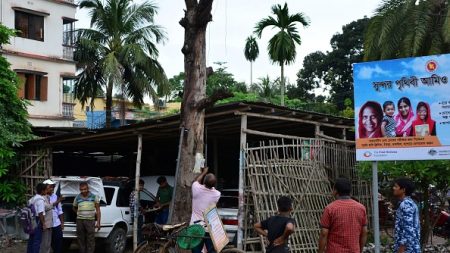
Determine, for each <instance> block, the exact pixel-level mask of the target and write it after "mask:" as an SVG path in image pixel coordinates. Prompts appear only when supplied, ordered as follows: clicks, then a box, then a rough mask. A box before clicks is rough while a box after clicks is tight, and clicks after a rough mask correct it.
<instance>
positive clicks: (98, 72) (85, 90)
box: [74, 0, 168, 127]
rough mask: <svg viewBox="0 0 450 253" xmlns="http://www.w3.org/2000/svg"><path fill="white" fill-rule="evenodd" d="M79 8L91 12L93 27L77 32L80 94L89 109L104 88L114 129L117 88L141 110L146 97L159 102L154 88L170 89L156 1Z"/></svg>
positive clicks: (115, 0) (113, 0)
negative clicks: (161, 60) (160, 51)
mask: <svg viewBox="0 0 450 253" xmlns="http://www.w3.org/2000/svg"><path fill="white" fill-rule="evenodd" d="M104 3H105V4H104ZM79 6H80V8H87V9H89V10H90V16H91V28H90V29H80V30H78V37H77V43H76V50H75V54H74V58H75V60H76V61H77V62H78V66H77V67H78V68H79V69H80V70H81V72H80V73H79V75H78V79H77V82H76V84H75V95H76V97H77V98H78V99H79V100H80V101H81V102H82V104H83V105H84V104H85V103H86V102H87V100H88V98H89V97H90V98H91V103H92V101H93V98H95V97H96V96H97V94H98V92H99V90H102V89H105V90H106V127H110V126H111V106H112V92H113V88H114V87H115V88H118V89H119V90H120V91H121V92H123V97H124V99H125V98H129V99H131V100H132V101H133V102H134V104H136V105H138V106H140V105H142V104H143V103H144V96H145V95H150V96H151V97H152V98H153V99H155V98H156V97H157V92H156V88H155V87H159V86H164V85H167V84H168V82H167V79H166V76H165V74H164V70H163V68H162V67H161V65H160V64H159V62H158V61H157V57H158V50H157V48H156V45H155V43H159V42H163V41H164V39H165V34H164V32H163V30H162V28H161V27H160V26H158V25H155V24H154V16H155V14H156V12H157V7H156V5H154V4H153V3H151V2H144V3H142V4H134V3H133V1H132V0H108V1H106V2H104V1H102V0H82V1H81V2H80V5H79Z"/></svg>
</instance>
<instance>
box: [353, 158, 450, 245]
mask: <svg viewBox="0 0 450 253" xmlns="http://www.w3.org/2000/svg"><path fill="white" fill-rule="evenodd" d="M358 167H359V172H360V174H361V176H362V177H363V178H367V179H369V178H370V175H371V171H372V166H371V163H369V162H364V163H359V164H358ZM378 169H379V178H381V189H380V192H382V193H384V194H385V195H387V196H390V193H391V192H392V183H391V182H392V180H393V179H395V178H398V177H408V178H410V179H411V180H413V181H414V182H415V184H416V188H417V189H416V191H417V192H420V193H421V196H422V201H421V205H420V206H422V208H421V217H422V219H421V228H422V231H421V238H422V243H425V242H426V241H427V239H428V235H429V233H430V231H431V230H432V227H433V224H434V223H433V221H431V219H430V213H429V210H430V209H429V195H430V187H431V185H433V186H434V187H435V189H436V192H439V193H440V194H438V195H436V196H438V197H439V196H440V198H441V199H440V202H441V204H443V203H445V200H446V196H447V192H448V190H449V185H450V161H448V160H437V161H402V162H379V163H378Z"/></svg>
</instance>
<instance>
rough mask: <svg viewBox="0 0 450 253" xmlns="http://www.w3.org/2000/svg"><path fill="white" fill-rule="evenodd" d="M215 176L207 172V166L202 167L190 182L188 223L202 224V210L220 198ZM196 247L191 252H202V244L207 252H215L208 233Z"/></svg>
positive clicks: (214, 203) (215, 203)
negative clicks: (190, 206) (190, 205)
mask: <svg viewBox="0 0 450 253" xmlns="http://www.w3.org/2000/svg"><path fill="white" fill-rule="evenodd" d="M216 181H217V180H216V177H215V176H214V174H212V173H208V167H205V168H202V173H201V174H200V175H198V176H197V178H196V179H195V181H194V183H193V184H192V215H191V222H190V224H195V223H202V224H204V221H203V220H204V218H203V212H204V211H206V209H208V208H209V207H211V206H213V205H217V202H218V201H219V198H220V192H219V191H218V190H216V189H215V188H214V186H215V185H216ZM205 237H206V238H207V239H204V240H203V242H202V243H200V244H199V245H198V246H197V247H195V248H193V249H192V253H200V252H202V249H203V246H206V249H207V252H208V253H215V252H216V251H215V250H214V245H213V243H212V240H211V238H210V236H209V235H208V233H207V234H206V235H205Z"/></svg>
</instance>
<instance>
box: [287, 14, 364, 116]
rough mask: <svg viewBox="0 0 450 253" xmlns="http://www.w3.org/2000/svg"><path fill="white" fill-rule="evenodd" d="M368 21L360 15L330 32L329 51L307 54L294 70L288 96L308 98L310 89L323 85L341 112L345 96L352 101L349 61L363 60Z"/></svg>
mask: <svg viewBox="0 0 450 253" xmlns="http://www.w3.org/2000/svg"><path fill="white" fill-rule="evenodd" d="M368 22H369V19H368V18H362V19H359V20H357V21H353V22H351V23H349V24H347V25H345V26H343V27H342V33H337V34H335V35H333V37H332V38H331V40H330V44H331V48H332V50H331V51H327V52H326V53H323V52H320V51H317V52H313V53H311V54H309V55H307V56H306V57H305V59H304V60H303V68H302V69H301V70H300V71H299V72H298V73H297V77H298V79H297V90H294V91H295V94H288V96H290V97H291V98H292V97H293V96H295V97H298V98H300V99H306V100H311V99H312V97H313V95H312V94H311V91H312V90H313V89H315V88H319V87H321V85H324V86H325V89H326V90H329V92H330V98H329V102H330V103H333V104H335V105H336V106H337V108H338V110H340V111H342V110H344V109H346V108H347V106H345V104H344V103H345V101H346V99H351V100H352V101H353V69H352V64H353V63H357V62H361V61H362V59H363V55H364V51H363V48H364V47H363V43H364V41H363V39H364V31H365V29H366V27H367V25H368ZM345 114H346V115H350V112H349V111H348V110H346V112H345Z"/></svg>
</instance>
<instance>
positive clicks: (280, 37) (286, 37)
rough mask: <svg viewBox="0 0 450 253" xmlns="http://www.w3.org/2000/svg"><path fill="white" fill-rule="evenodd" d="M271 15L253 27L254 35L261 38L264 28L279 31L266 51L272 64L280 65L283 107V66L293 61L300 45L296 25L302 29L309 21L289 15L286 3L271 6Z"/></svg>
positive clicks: (282, 102)
mask: <svg viewBox="0 0 450 253" xmlns="http://www.w3.org/2000/svg"><path fill="white" fill-rule="evenodd" d="M272 14H274V15H275V17H272V16H269V17H267V18H263V19H262V20H261V21H259V22H258V23H257V24H256V26H255V34H256V35H257V36H258V37H259V38H261V35H262V32H263V30H264V29H265V28H268V27H272V28H275V29H277V30H279V31H278V32H277V33H276V34H275V35H274V36H273V37H272V38H271V39H270V40H269V45H268V46H267V50H268V52H269V58H270V60H271V61H272V62H274V63H278V64H280V67H281V105H284V90H285V88H284V86H285V85H284V81H285V80H284V66H285V64H288V65H289V64H291V63H293V62H294V61H295V57H296V55H297V51H296V48H295V47H296V44H297V45H300V44H301V42H302V41H301V38H300V35H299V32H298V30H297V27H296V24H297V23H300V24H302V25H303V26H304V27H306V26H308V25H309V20H308V18H307V17H306V16H305V14H303V13H301V12H299V13H295V14H293V15H290V14H289V9H288V6H287V3H285V4H284V6H283V7H282V6H281V5H280V4H277V5H274V6H272Z"/></svg>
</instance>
